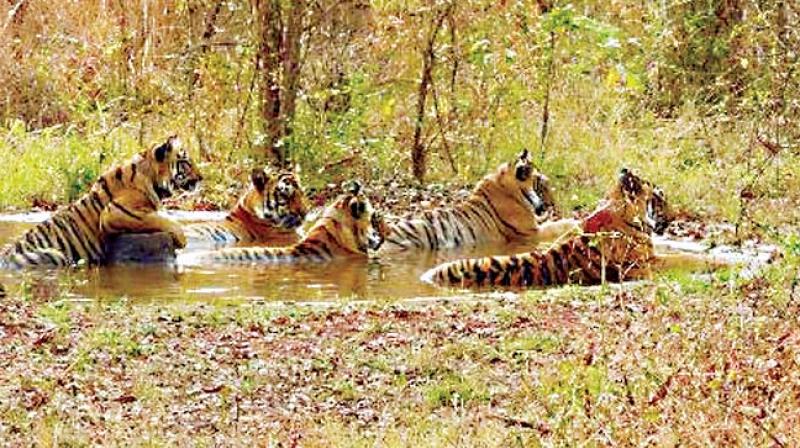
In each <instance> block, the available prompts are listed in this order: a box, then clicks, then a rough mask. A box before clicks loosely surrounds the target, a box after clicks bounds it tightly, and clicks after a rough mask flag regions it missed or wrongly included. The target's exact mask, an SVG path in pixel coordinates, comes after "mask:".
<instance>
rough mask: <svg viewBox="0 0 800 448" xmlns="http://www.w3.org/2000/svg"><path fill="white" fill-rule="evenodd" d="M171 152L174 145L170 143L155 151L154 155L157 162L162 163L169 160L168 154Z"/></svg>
mask: <svg viewBox="0 0 800 448" xmlns="http://www.w3.org/2000/svg"><path fill="white" fill-rule="evenodd" d="M170 152H172V145H171V144H170V142H169V141H167V142H166V143H164V144H163V145H161V146H159V147H157V148H156V149H154V150H153V154H154V155H155V157H156V162H158V163H162V162H163V161H164V160H166V159H167V154H169V153H170Z"/></svg>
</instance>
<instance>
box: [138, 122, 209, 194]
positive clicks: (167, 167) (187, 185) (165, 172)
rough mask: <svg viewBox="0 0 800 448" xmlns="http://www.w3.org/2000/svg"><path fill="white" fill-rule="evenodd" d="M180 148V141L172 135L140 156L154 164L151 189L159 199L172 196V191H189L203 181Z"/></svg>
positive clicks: (192, 163) (190, 160) (184, 151)
mask: <svg viewBox="0 0 800 448" xmlns="http://www.w3.org/2000/svg"><path fill="white" fill-rule="evenodd" d="M181 146H182V144H181V140H180V139H179V138H178V137H177V136H174V135H173V136H171V137H169V138H168V139H167V141H166V142H165V143H163V144H161V145H159V146H156V147H155V148H153V149H151V150H149V151H146V152H145V153H143V154H142V156H143V158H144V159H145V160H151V161H152V162H154V166H155V169H154V171H155V176H154V177H155V178H154V179H153V188H154V189H155V192H156V194H157V195H158V198H159V199H165V198H168V197H170V196H172V191H173V189H177V190H184V191H191V190H193V189H194V188H195V187H196V186H197V184H198V183H200V181H201V180H203V176H202V175H201V174H200V172H199V171H198V170H197V168H196V167H195V164H194V162H193V161H192V159H191V158H189V155H188V154H187V152H186V150H184V149H182V148H181Z"/></svg>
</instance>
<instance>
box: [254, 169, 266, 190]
mask: <svg viewBox="0 0 800 448" xmlns="http://www.w3.org/2000/svg"><path fill="white" fill-rule="evenodd" d="M250 180H251V181H252V182H253V186H254V187H256V190H258V191H262V192H263V191H264V189H265V188H266V187H267V175H266V174H265V173H264V170H262V169H258V168H254V169H253V171H252V172H251V173H250Z"/></svg>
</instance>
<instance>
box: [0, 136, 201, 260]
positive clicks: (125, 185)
mask: <svg viewBox="0 0 800 448" xmlns="http://www.w3.org/2000/svg"><path fill="white" fill-rule="evenodd" d="M201 180H202V175H201V174H200V173H199V171H198V170H197V169H196V167H195V165H194V162H193V161H192V160H191V159H190V158H189V156H188V155H187V153H186V152H185V151H184V150H182V149H181V141H180V139H179V138H178V137H177V136H171V137H169V138H168V139H167V140H166V141H165V142H164V143H162V144H160V145H155V146H154V147H152V148H151V149H148V150H145V151H142V152H140V153H138V154H136V155H134V156H133V158H132V159H131V160H130V161H128V162H125V163H123V164H121V165H117V166H114V167H112V168H109V169H108V170H107V171H106V172H104V173H103V174H102V175H101V176H100V177H99V178H98V179H97V181H95V182H94V184H92V186H91V188H90V189H89V191H88V192H87V193H85V194H84V195H83V196H82V197H81V198H80V199H78V200H77V201H75V202H73V203H71V204H70V205H68V206H66V207H64V208H62V209H60V210H58V211H56V212H55V214H54V215H53V216H52V217H50V218H49V219H48V220H46V221H44V222H42V223H40V224H38V225H36V226H35V227H33V228H31V229H29V230H28V231H26V232H25V233H24V234H23V235H22V236H20V237H19V238H18V239H17V240H16V241H14V242H12V243H10V244H8V245H6V246H5V247H4V248H3V249H2V251H0V267H6V268H11V269H19V268H24V267H68V266H75V265H79V264H84V263H85V264H100V263H103V262H104V260H105V258H106V257H105V255H106V250H105V245H106V243H107V240H108V238H109V237H110V236H112V235H115V234H121V233H152V232H167V233H168V234H169V235H171V237H172V239H173V241H174V243H175V245H176V246H177V247H184V246H185V245H186V236H185V235H184V233H183V230H182V229H181V226H180V224H178V223H177V222H175V221H173V220H171V219H168V218H165V217H163V216H160V215H158V213H157V212H158V209H159V206H160V204H161V200H162V199H165V198H167V197H169V196H171V195H172V192H173V189H178V190H185V191H191V190H194V188H195V187H196V186H197V185H198V183H199V182H200V181H201Z"/></svg>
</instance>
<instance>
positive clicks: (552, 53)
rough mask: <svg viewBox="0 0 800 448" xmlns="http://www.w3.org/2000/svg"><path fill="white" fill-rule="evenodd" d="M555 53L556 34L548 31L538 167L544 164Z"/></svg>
mask: <svg viewBox="0 0 800 448" xmlns="http://www.w3.org/2000/svg"><path fill="white" fill-rule="evenodd" d="M555 51H556V32H555V31H550V48H549V50H548V53H549V58H548V60H547V75H546V76H547V79H546V80H545V82H546V85H545V91H544V107H543V108H542V128H541V132H540V135H539V165H540V166H541V165H542V164H543V163H544V152H545V146H544V144H545V140H547V127H548V124H549V123H550V90H551V88H552V82H553V71H554V70H555V67H554V64H553V61H554V59H555V57H556V56H555Z"/></svg>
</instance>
